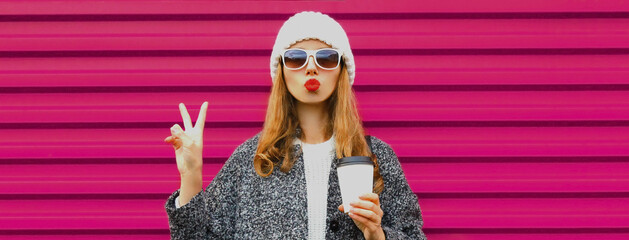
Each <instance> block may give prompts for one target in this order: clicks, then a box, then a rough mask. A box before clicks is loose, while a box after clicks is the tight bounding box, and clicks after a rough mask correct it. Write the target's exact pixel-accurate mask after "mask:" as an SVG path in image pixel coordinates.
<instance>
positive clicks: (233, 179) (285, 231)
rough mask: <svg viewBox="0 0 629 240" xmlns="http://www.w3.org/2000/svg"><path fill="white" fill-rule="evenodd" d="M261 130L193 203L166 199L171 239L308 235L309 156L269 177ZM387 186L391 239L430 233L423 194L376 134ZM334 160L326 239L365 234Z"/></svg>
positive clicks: (385, 221)
mask: <svg viewBox="0 0 629 240" xmlns="http://www.w3.org/2000/svg"><path fill="white" fill-rule="evenodd" d="M260 134H261V133H258V134H256V135H255V136H253V137H251V138H249V139H247V140H246V141H245V142H244V143H242V144H241V145H240V146H238V147H237V148H236V150H235V151H234V152H233V153H232V155H231V156H230V157H229V159H227V161H226V162H225V164H224V165H223V167H222V169H221V170H220V171H219V173H218V174H217V175H216V177H215V178H214V180H212V182H211V183H210V185H209V186H208V187H207V188H206V189H205V191H201V192H200V193H199V194H197V195H195V196H194V197H193V198H192V199H191V200H190V202H189V203H188V204H186V205H184V206H182V207H180V208H175V201H174V200H175V198H176V197H177V196H179V190H176V191H175V192H174V193H173V194H172V195H171V196H170V197H169V198H168V200H167V201H166V205H165V208H166V212H167V214H168V223H169V227H170V234H171V239H307V237H308V236H307V234H308V229H307V228H308V223H307V221H308V219H307V216H308V214H307V210H308V208H307V205H306V204H307V197H306V179H305V176H304V164H303V156H302V155H301V151H299V150H300V149H301V146H300V145H294V149H293V151H296V152H295V153H296V155H297V156H298V158H297V161H296V162H295V165H294V166H293V168H292V169H291V170H290V171H289V172H288V173H283V172H281V171H280V170H279V168H278V167H276V168H275V169H274V170H273V173H272V174H271V175H270V176H269V177H266V178H263V177H260V176H258V175H257V173H256V172H255V169H254V168H253V156H254V155H255V151H256V148H257V145H258V139H259V137H260ZM371 138H372V147H373V153H374V154H376V156H377V158H378V164H379V165H380V174H381V175H382V177H383V180H384V186H385V187H384V191H383V192H382V193H381V194H380V204H381V208H382V210H383V211H384V216H383V218H382V228H383V229H384V232H385V235H386V238H387V239H426V236H425V235H424V233H423V231H422V229H421V228H422V227H423V219H422V215H421V210H420V207H419V204H418V202H417V196H416V195H415V194H414V193H413V192H412V191H411V188H410V187H409V185H408V182H407V181H406V178H405V177H404V172H403V171H402V168H401V167H400V163H399V161H398V158H397V156H396V154H395V152H394V151H393V149H392V148H391V146H389V145H388V144H387V143H385V142H383V141H382V140H380V139H378V138H376V137H374V136H372V137H371ZM337 160H338V159H335V160H334V161H332V166H331V170H330V179H329V185H328V210H327V220H326V224H327V227H326V239H364V237H363V233H362V232H361V231H360V230H359V229H358V227H356V225H355V224H354V222H353V221H352V219H351V218H350V217H349V216H347V215H345V214H343V213H342V212H340V211H339V210H338V206H339V205H341V203H342V200H341V192H340V189H339V184H338V176H337V172H336V161H337Z"/></svg>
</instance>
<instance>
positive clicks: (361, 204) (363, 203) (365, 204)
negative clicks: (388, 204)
mask: <svg viewBox="0 0 629 240" xmlns="http://www.w3.org/2000/svg"><path fill="white" fill-rule="evenodd" d="M349 205H350V206H352V207H354V208H362V209H365V210H370V211H372V212H375V213H376V214H378V215H380V216H382V209H380V207H379V206H378V205H376V204H374V203H373V202H370V201H367V200H358V201H354V202H351V203H350V204H349Z"/></svg>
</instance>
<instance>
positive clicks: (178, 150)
mask: <svg viewBox="0 0 629 240" xmlns="http://www.w3.org/2000/svg"><path fill="white" fill-rule="evenodd" d="M207 105H208V102H203V105H201V111H199V116H198V117H197V121H196V122H195V125H194V126H192V121H191V120H190V115H189V114H188V110H187V109H186V106H185V105H184V104H183V103H179V112H181V117H182V118H183V125H184V127H185V130H183V129H181V126H179V124H175V125H173V126H172V127H171V128H170V133H171V136H168V137H167V138H166V139H164V142H167V143H170V144H172V145H173V148H174V149H175V156H176V159H177V169H178V170H179V173H180V174H181V176H185V175H189V174H195V175H196V174H200V173H201V171H202V166H203V154H202V153H203V127H204V126H205V114H206V112H207Z"/></svg>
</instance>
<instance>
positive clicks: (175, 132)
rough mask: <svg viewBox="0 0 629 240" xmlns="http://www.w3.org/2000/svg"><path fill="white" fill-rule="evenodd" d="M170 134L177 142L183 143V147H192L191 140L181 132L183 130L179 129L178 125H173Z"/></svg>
mask: <svg viewBox="0 0 629 240" xmlns="http://www.w3.org/2000/svg"><path fill="white" fill-rule="evenodd" d="M170 132H171V133H172V134H173V135H174V136H175V137H177V138H178V139H179V140H181V143H183V145H184V146H190V145H192V143H193V141H192V139H191V138H190V137H188V135H186V134H185V133H184V132H183V129H181V126H179V124H175V125H174V126H173V127H171V128H170Z"/></svg>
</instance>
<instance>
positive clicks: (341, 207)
mask: <svg viewBox="0 0 629 240" xmlns="http://www.w3.org/2000/svg"><path fill="white" fill-rule="evenodd" d="M339 211H341V212H345V207H343V204H341V205H340V206H339Z"/></svg>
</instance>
